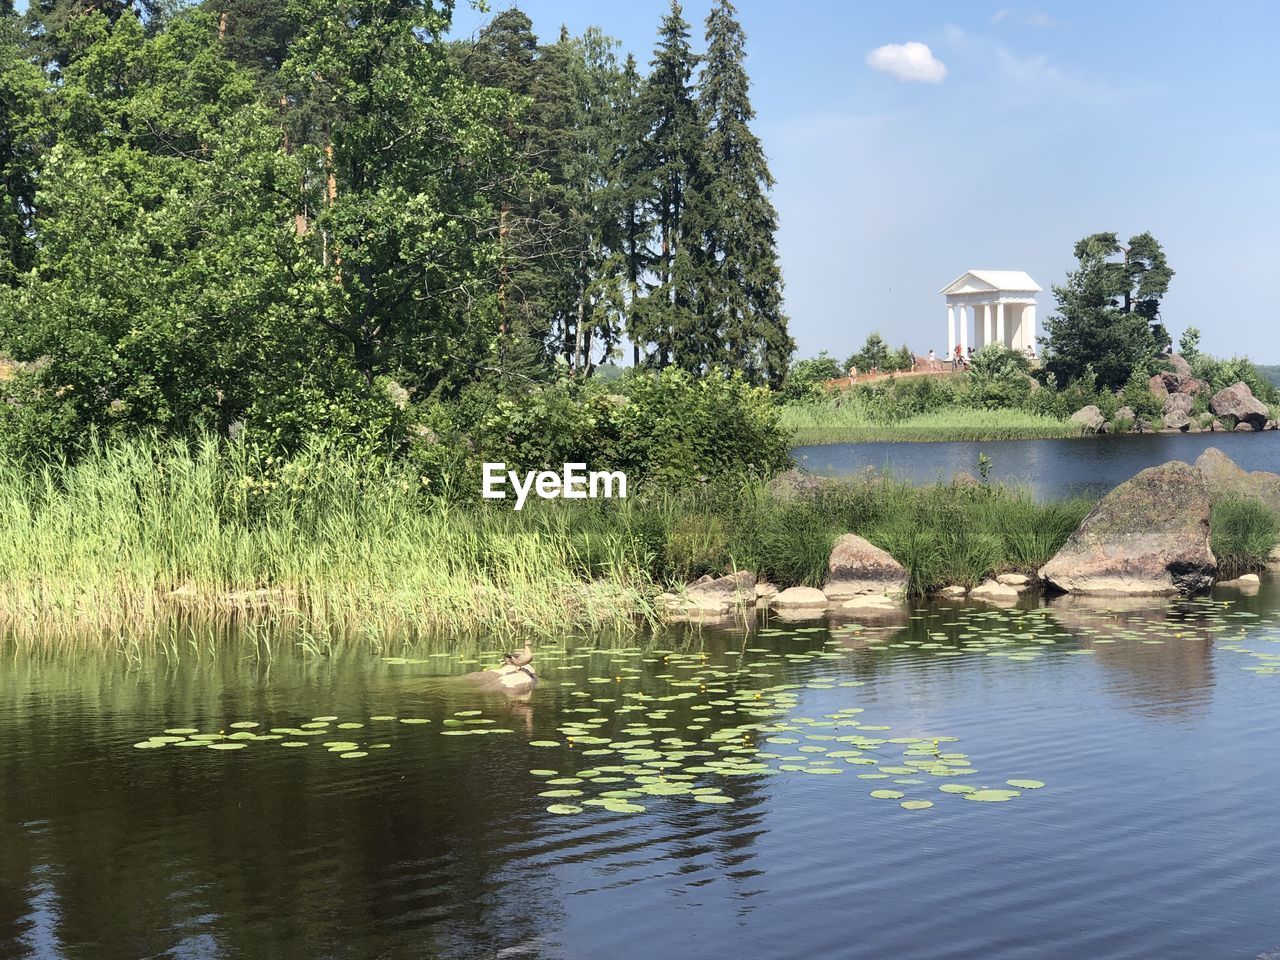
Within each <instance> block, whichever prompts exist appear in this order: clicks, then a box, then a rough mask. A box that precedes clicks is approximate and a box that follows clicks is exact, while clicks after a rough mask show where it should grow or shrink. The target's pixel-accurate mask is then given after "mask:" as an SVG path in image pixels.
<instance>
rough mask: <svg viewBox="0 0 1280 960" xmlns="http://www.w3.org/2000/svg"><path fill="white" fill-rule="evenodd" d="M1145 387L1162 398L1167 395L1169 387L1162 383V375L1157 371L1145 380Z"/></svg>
mask: <svg viewBox="0 0 1280 960" xmlns="http://www.w3.org/2000/svg"><path fill="white" fill-rule="evenodd" d="M1147 387H1148V388H1149V389H1150V390H1151V392H1152V393H1154V394H1155V395H1156V396H1157V397H1161V398H1163V397H1167V396H1168V395H1169V388H1168V387H1166V386H1165V385H1164V377H1162V376H1160V374H1158V373H1157V374H1156V375H1155V376H1154V377H1152V378H1151V379H1150V380H1148V381H1147Z"/></svg>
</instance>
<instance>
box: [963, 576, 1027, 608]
mask: <svg viewBox="0 0 1280 960" xmlns="http://www.w3.org/2000/svg"><path fill="white" fill-rule="evenodd" d="M1020 594H1021V591H1020V590H1018V588H1017V587H1009V586H1005V585H1004V584H1003V583H998V582H997V581H995V580H986V581H983V582H982V583H980V584H979V585H978V586H976V587H974V588H973V589H972V590H970V591H969V598H970V599H972V600H981V601H983V602H984V603H1016V602H1017V600H1018V597H1019V595H1020Z"/></svg>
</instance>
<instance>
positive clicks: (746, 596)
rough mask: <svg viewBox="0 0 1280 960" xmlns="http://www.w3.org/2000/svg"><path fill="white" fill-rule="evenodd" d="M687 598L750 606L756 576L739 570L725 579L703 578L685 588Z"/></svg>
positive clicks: (754, 594)
mask: <svg viewBox="0 0 1280 960" xmlns="http://www.w3.org/2000/svg"><path fill="white" fill-rule="evenodd" d="M685 594H686V596H689V597H699V598H702V597H705V598H708V599H719V600H724V601H727V602H728V603H731V604H750V603H754V602H755V599H756V575H755V574H754V573H749V572H747V571H746V570H739V571H737V572H736V573H731V574H729V575H728V576H725V577H716V578H714V579H713V578H711V577H703V578H702V579H701V580H699V581H698V582H697V583H694V584H691V585H690V586H688V587H686V588H685Z"/></svg>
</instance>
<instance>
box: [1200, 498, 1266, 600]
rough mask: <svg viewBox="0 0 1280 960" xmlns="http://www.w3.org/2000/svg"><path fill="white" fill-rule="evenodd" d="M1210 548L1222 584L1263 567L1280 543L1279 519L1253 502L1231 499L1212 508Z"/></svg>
mask: <svg viewBox="0 0 1280 960" xmlns="http://www.w3.org/2000/svg"><path fill="white" fill-rule="evenodd" d="M1211 528H1212V533H1211V546H1212V549H1213V555H1214V556H1215V557H1217V558H1218V574H1219V576H1221V577H1222V578H1223V579H1224V580H1231V579H1234V578H1236V577H1238V576H1240V575H1241V574H1245V573H1256V572H1257V571H1259V570H1263V569H1265V568H1266V566H1267V561H1268V560H1269V558H1270V556H1271V551H1272V550H1274V549H1275V548H1276V544H1277V543H1280V518H1277V516H1276V514H1275V513H1274V512H1273V511H1272V510H1270V509H1269V508H1268V507H1267V506H1265V505H1264V504H1262V503H1260V502H1258V501H1257V500H1250V499H1237V498H1231V499H1226V500H1220V501H1219V502H1218V503H1216V504H1214V506H1213V516H1212V521H1211Z"/></svg>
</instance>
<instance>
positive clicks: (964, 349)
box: [960, 303, 969, 355]
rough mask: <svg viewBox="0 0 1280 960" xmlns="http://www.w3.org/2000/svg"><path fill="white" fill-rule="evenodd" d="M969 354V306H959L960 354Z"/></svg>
mask: <svg viewBox="0 0 1280 960" xmlns="http://www.w3.org/2000/svg"><path fill="white" fill-rule="evenodd" d="M968 352H969V305H968V304H965V303H962V304H960V353H961V355H964V354H967V353H968Z"/></svg>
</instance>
